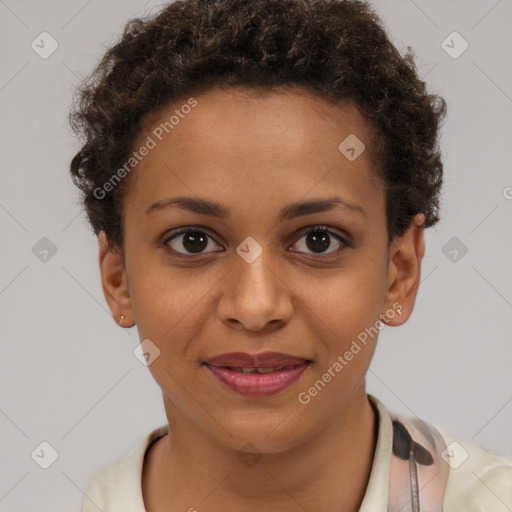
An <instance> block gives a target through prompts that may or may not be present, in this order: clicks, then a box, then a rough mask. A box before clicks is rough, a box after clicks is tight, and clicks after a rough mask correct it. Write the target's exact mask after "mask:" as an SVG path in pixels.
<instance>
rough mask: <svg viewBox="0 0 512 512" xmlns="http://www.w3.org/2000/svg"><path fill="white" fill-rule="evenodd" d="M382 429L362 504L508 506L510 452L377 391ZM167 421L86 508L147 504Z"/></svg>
mask: <svg viewBox="0 0 512 512" xmlns="http://www.w3.org/2000/svg"><path fill="white" fill-rule="evenodd" d="M368 398H369V400H370V403H371V404H372V406H373V407H374V409H375V410H376V411H377V416H378V434H377V443H376V448H375V454H374V459H373V464H372V469H371V473H370V478H369V481H368V486H367V489H366V493H365V496H364V499H363V502H362V504H361V507H360V509H359V510H360V512H398V511H400V512H434V511H435V512H441V511H442V512H511V511H512V459H510V458H508V457H506V456H504V455H500V454H498V453H496V452H493V451H490V450H486V449H485V448H483V447H481V446H480V445H478V444H476V443H474V442H472V441H469V440H466V439H462V438H459V437H456V436H454V435H452V434H450V433H448V432H446V431H444V430H441V429H437V428H435V427H433V426H432V425H430V424H428V423H426V422H424V421H422V420H418V419H411V418H408V417H405V416H399V415H397V414H394V413H393V412H390V411H388V409H386V407H385V406H384V405H383V404H382V403H381V402H380V401H379V400H378V399H376V398H375V397H373V396H372V395H368ZM168 431H169V426H168V425H162V426H160V427H158V428H156V429H155V430H153V431H151V432H150V433H149V434H147V435H146V436H144V437H143V438H142V439H141V440H140V441H139V442H138V443H137V444H136V445H135V446H134V447H133V448H132V449H131V450H130V451H129V452H128V453H127V454H126V455H125V456H124V457H122V458H120V459H118V460H116V461H114V462H111V463H110V464H108V465H107V466H105V467H104V468H103V469H102V470H100V471H99V472H97V473H96V474H95V475H94V477H93V478H92V479H91V481H90V482H89V484H88V486H87V488H86V491H85V498H84V502H83V512H98V510H100V511H102V512H146V509H145V508H144V501H143V498H142V489H141V476H142V464H143V461H144V455H145V453H146V450H147V449H148V447H149V446H150V445H151V443H152V442H154V441H155V440H156V439H158V438H159V437H162V436H163V435H165V434H167V433H168Z"/></svg>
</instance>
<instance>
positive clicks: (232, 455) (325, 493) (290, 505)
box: [143, 384, 377, 512]
mask: <svg viewBox="0 0 512 512" xmlns="http://www.w3.org/2000/svg"><path fill="white" fill-rule="evenodd" d="M164 402H165V398H164ZM165 406H166V412H167V416H168V420H169V425H170V426H171V427H170V434H169V435H168V436H165V437H163V438H161V439H160V440H159V441H158V442H157V443H155V445H154V446H155V447H156V446H157V445H159V446H158V448H156V449H154V450H153V449H152V450H150V453H151V452H153V453H152V454H151V456H149V453H148V457H147V461H146V460H145V462H144V466H145V472H144V474H143V494H144V501H145V503H146V510H147V512H152V511H153V510H162V511H164V510H171V509H172V510H174V507H176V509H179V507H178V504H179V505H180V506H181V507H182V509H183V510H189V509H190V508H191V507H192V510H193V507H196V508H197V509H198V510H200V509H201V508H202V509H204V510H206V509H207V510H208V511H211V512H213V511H216V510H226V508H227V509H228V510H229V509H236V508H238V509H240V510H246V511H252V510H254V511H256V510H258V511H259V510H261V508H262V506H264V505H266V506H271V507H272V509H275V510H282V511H287V510H290V511H291V510H294V511H296V510H300V509H301V507H302V508H303V509H306V510H315V511H330V510H337V511H346V512H351V511H357V510H359V507H360V505H361V502H362V500H363V497H364V493H365V490H366V487H367V484H368V479H369V476H370V471H371V466H372V462H373V456H374V451H375V443H376V437H377V422H376V417H377V416H376V414H377V413H376V411H374V410H373V407H372V405H371V404H370V402H369V400H368V397H367V395H366V391H365V389H364V384H363V386H362V387H361V388H360V389H359V390H358V391H357V392H356V393H355V395H354V397H353V399H352V400H351V402H350V403H349V404H348V405H347V407H346V408H345V409H343V410H342V411H340V413H339V414H338V416H337V417H334V418H333V419H332V421H331V422H330V423H329V424H328V425H326V426H324V428H323V430H322V431H321V433H320V434H319V435H316V436H315V437H313V438H311V439H309V440H306V441H304V442H302V443H300V444H297V445H295V446H293V447H292V448H290V449H287V450H285V451H281V452H278V453H263V454H259V453H258V454H252V455H251V454H249V453H244V454H241V453H240V452H239V451H237V450H233V449H232V448H230V447H226V446H224V445H220V444H218V443H216V442H215V440H214V439H212V438H211V437H208V436H206V435H205V433H204V431H202V430H200V429H198V428H197V427H195V425H193V424H191V422H190V421H189V420H188V419H187V418H186V417H184V416H183V415H181V414H180V413H179V410H178V409H177V408H176V407H175V405H174V403H172V402H171V403H167V402H165ZM247 451H248V452H249V451H250V450H247ZM157 505H158V506H157ZM171 505H172V506H171ZM166 507H167V508H166Z"/></svg>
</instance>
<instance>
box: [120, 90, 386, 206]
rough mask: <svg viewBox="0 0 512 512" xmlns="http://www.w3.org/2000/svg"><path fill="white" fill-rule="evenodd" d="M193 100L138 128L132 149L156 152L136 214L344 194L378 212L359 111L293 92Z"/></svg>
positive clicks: (138, 178)
mask: <svg viewBox="0 0 512 512" xmlns="http://www.w3.org/2000/svg"><path fill="white" fill-rule="evenodd" d="M193 99H194V102H195V106H194V107H192V108H190V107H187V108H185V107H184V106H186V105H190V104H191V102H190V101H188V100H189V98H185V99H184V100H182V101H177V102H173V103H172V104H169V105H167V106H166V107H165V108H163V109H161V110H160V111H158V112H157V113H153V114H151V115H150V116H148V117H147V118H146V119H145V120H144V123H143V129H142V131H141V134H140V136H139V138H138V141H137V143H136V144H135V148H137V147H139V146H140V145H142V144H144V142H145V141H147V140H148V137H149V138H151V140H152V141H153V143H154V147H153V148H152V149H151V150H150V151H149V153H148V154H147V155H146V156H144V157H143V158H142V159H141V161H140V162H139V163H138V164H137V167H136V169H135V172H134V175H133V177H132V178H133V182H134V183H135V184H136V186H134V187H130V189H131V192H130V191H128V193H130V194H131V195H132V196H136V197H133V198H132V199H134V200H135V202H136V203H139V202H140V206H141V207H142V206H143V205H145V206H146V207H147V205H148V204H149V203H151V202H154V201H155V200H158V199H161V198H163V197H166V196H173V195H183V194H184V193H185V194H187V195H198V196H202V197H205V196H209V195H214V196H215V200H218V201H219V202H221V201H222V200H224V201H225V202H226V203H230V202H231V201H232V200H233V193H234V192H236V198H235V199H236V200H238V201H240V199H242V200H249V199H250V198H259V199H263V198H265V199H269V200H273V201H275V202H277V203H282V201H281V199H282V196H283V195H285V196H286V199H287V200H288V201H289V200H291V199H293V200H298V199H301V198H304V197H305V196H307V195H308V193H310V194H311V195H312V196H315V197H317V196H319V195H326V194H327V195H331V196H332V195H333V192H340V194H344V195H345V197H347V199H349V200H352V201H360V202H361V201H366V202H367V201H369V202H370V203H373V205H374V206H375V207H376V208H378V207H380V206H382V205H380V204H379V201H380V200H381V199H382V192H383V190H382V189H383V186H382V184H381V182H380V180H379V179H378V178H377V173H376V172H375V169H374V162H373V159H372V156H373V155H372V152H371V150H372V147H371V140H370V133H371V132H370V126H369V125H368V123H367V121H366V120H365V119H364V118H363V116H362V115H361V114H360V113H359V111H358V109H357V107H356V106H355V105H353V104H351V103H348V102H344V103H341V102H339V103H337V104H334V103H333V102H330V101H327V100H325V99H323V98H321V97H319V96H317V95H314V94H311V93H308V92H305V91H303V90H300V89H293V88H289V89H284V90H281V91H279V92H272V93H262V94H254V93H251V92H250V91H249V92H248V91H244V90H240V89H236V88H233V89H228V90H219V89H214V90H211V91H208V92H206V93H204V94H201V95H198V96H195V97H194V98H193ZM192 104H193V103H192ZM340 145H341V146H340ZM347 150H349V151H348V152H347ZM354 156H356V158H355V159H354V158H353V157H354ZM288 201H287V202H288ZM370 206H371V205H370Z"/></svg>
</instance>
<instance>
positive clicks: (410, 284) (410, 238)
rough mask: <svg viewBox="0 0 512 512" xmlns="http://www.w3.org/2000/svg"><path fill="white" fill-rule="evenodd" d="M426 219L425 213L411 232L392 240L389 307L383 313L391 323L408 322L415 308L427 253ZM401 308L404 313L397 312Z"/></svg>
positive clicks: (416, 218) (414, 223)
mask: <svg viewBox="0 0 512 512" xmlns="http://www.w3.org/2000/svg"><path fill="white" fill-rule="evenodd" d="M424 221H425V216H424V215H423V214H418V215H416V216H415V217H414V218H413V219H412V221H411V223H410V225H409V227H408V229H407V231H406V232H405V233H404V234H403V235H402V236H401V237H398V238H395V240H393V242H392V243H391V247H390V257H389V265H388V288H387V293H386V301H385V305H386V309H385V311H384V312H383V313H382V321H383V322H384V323H386V324H387V325H393V326H397V325H402V324H404V323H405V322H406V321H407V320H408V319H409V317H410V316H411V314H412V311H413V309H414V303H415V301H416V295H417V293H418V288H419V284H420V278H421V261H422V259H423V256H424V254H425V239H424V227H423V224H424ZM398 307H400V313H399V314H396V313H395V312H396V311H398ZM390 313H391V314H390Z"/></svg>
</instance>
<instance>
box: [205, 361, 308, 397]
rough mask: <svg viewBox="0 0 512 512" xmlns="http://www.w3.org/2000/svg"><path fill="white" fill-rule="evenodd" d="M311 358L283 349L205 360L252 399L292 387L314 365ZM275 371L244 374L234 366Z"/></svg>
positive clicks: (228, 384) (218, 375) (231, 386)
mask: <svg viewBox="0 0 512 512" xmlns="http://www.w3.org/2000/svg"><path fill="white" fill-rule="evenodd" d="M310 363H311V361H310V360H308V359H305V358H301V357H295V356H290V355H287V354H282V353H279V352H264V353H261V354H254V355H252V354H248V353H244V352H232V353H229V354H222V355H220V356H217V357H214V358H212V359H209V360H208V361H206V362H205V363H203V364H204V365H205V366H206V368H207V369H208V370H209V371H210V372H211V373H212V375H214V376H215V377H216V378H217V379H218V380H219V381H220V382H221V383H222V384H223V385H224V386H226V387H227V388H229V389H231V390H232V391H234V392H235V393H237V394H239V395H242V396H245V397H248V398H265V397H269V396H272V395H276V394H277V393H280V392H282V391H284V390H285V389H287V388H289V387H290V386H291V385H292V384H293V383H294V382H296V381H297V380H298V379H299V378H300V377H301V375H302V374H303V373H304V372H305V371H306V370H307V368H308V367H309V366H310ZM279 366H285V368H283V369H281V370H277V371H274V372H271V373H266V374H258V373H242V372H239V371H236V370H234V369H233V368H272V367H279Z"/></svg>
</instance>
